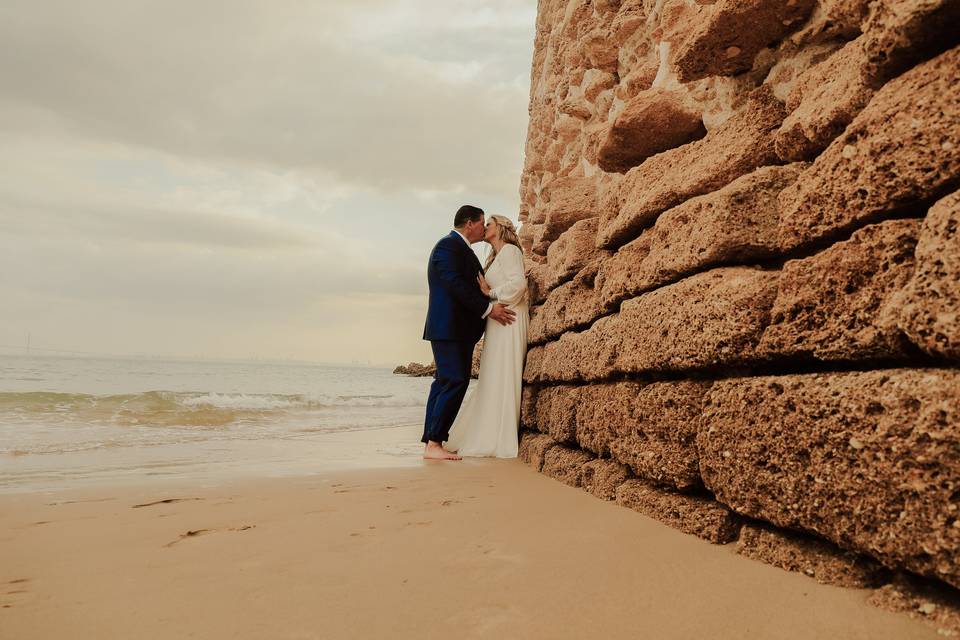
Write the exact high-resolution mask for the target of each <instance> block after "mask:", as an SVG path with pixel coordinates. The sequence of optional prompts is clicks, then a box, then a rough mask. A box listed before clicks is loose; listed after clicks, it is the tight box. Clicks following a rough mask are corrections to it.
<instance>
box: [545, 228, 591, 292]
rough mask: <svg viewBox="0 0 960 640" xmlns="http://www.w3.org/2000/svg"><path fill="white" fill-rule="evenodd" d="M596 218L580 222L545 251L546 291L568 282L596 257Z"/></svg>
mask: <svg viewBox="0 0 960 640" xmlns="http://www.w3.org/2000/svg"><path fill="white" fill-rule="evenodd" d="M597 222H598V219H597V218H588V219H586V220H580V221H579V222H577V223H575V224H574V225H573V226H571V227H570V228H569V229H567V230H566V231H564V232H563V233H562V234H560V237H559V238H557V240H556V242H554V243H553V244H551V245H550V248H549V249H547V265H548V266H549V267H550V279H549V280H548V281H547V289H554V288H555V287H557V286H559V285H561V284H563V283H564V282H566V281H567V280H570V279H571V278H572V277H573V276H575V275H577V273H578V272H579V271H580V270H581V269H583V267H585V266H586V265H587V263H588V262H590V261H591V260H592V259H593V258H595V257H596V255H597V246H596V236H597Z"/></svg>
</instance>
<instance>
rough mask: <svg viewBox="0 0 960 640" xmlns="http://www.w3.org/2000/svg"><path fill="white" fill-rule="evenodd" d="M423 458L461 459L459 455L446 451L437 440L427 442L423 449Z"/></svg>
mask: <svg viewBox="0 0 960 640" xmlns="http://www.w3.org/2000/svg"><path fill="white" fill-rule="evenodd" d="M423 459H424V460H462V459H463V458H461V457H460V456H458V455H457V454H455V453H451V452H450V451H447V450H446V449H444V448H443V447H441V446H440V443H438V442H428V443H427V446H426V447H424V449H423Z"/></svg>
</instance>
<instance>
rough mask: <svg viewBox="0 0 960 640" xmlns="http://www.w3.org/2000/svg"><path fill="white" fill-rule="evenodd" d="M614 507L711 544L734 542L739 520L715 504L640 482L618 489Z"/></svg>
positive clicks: (718, 504)
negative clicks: (628, 510)
mask: <svg viewBox="0 0 960 640" xmlns="http://www.w3.org/2000/svg"><path fill="white" fill-rule="evenodd" d="M616 500H617V504H619V505H621V506H624V507H627V508H629V509H633V510H634V511H637V512H639V513H642V514H643V515H645V516H648V517H650V518H654V519H656V520H659V521H660V522H663V523H665V524H667V525H669V526H671V527H673V528H675V529H679V530H680V531H683V532H684V533H689V534H691V535H695V536H697V537H699V538H703V539H704V540H707V541H709V542H712V543H714V544H726V543H728V542H732V541H733V540H736V538H737V533H738V531H739V530H740V519H739V518H738V517H737V516H736V514H734V513H733V512H732V511H730V510H729V509H727V508H726V507H725V506H723V505H722V504H720V503H719V502H717V501H715V500H711V499H709V498H703V497H700V496H691V495H685V494H682V493H673V492H670V491H666V490H664V489H661V488H659V487H656V486H655V485H653V484H650V483H648V482H644V481H642V480H627V481H626V482H624V483H623V484H621V485H620V486H619V487H618V488H617V497H616Z"/></svg>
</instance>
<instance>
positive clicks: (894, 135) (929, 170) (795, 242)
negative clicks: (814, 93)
mask: <svg viewBox="0 0 960 640" xmlns="http://www.w3.org/2000/svg"><path fill="white" fill-rule="evenodd" d="M958 138H960V48H957V49H952V50H951V51H949V52H947V53H945V54H942V55H941V56H938V57H937V58H934V59H933V60H931V61H929V62H926V63H924V64H922V65H920V66H918V67H916V68H914V69H912V70H910V71H908V72H907V73H905V74H903V75H902V76H900V77H899V78H897V79H895V80H892V81H891V82H889V83H888V84H887V85H885V86H884V87H883V89H881V90H880V91H879V92H877V94H876V96H875V97H874V98H873V100H871V101H870V104H869V105H868V106H867V107H866V108H865V109H864V110H863V111H862V112H861V113H860V115H858V116H857V117H856V118H855V119H854V121H853V123H851V125H850V126H849V127H848V128H847V130H846V132H845V133H844V134H843V135H842V136H840V137H839V138H837V139H836V140H835V141H834V142H833V143H832V144H831V145H830V147H829V148H828V149H827V150H826V151H825V152H824V153H823V154H822V155H821V156H820V157H818V158H817V159H816V161H815V162H814V163H813V165H812V166H811V167H810V168H809V169H807V170H806V171H805V172H804V173H803V174H802V175H801V176H800V178H799V179H798V180H797V182H796V183H795V184H793V185H792V186H790V187H788V188H786V189H784V191H783V192H782V193H781V194H780V203H781V223H780V230H779V234H778V235H779V241H780V246H781V248H782V249H784V250H787V249H792V248H795V247H797V246H801V245H805V244H808V243H811V242H814V241H818V240H821V239H824V238H828V237H830V236H832V235H834V234H836V233H838V232H840V231H843V230H844V229H848V228H850V227H852V226H854V225H857V224H862V223H863V222H868V221H871V220H876V219H877V218H878V217H879V216H883V215H889V214H891V213H894V212H897V211H902V210H904V209H907V208H909V207H916V206H917V205H918V204H919V203H921V202H923V201H929V200H931V199H933V198H936V197H939V196H942V195H944V194H945V193H946V192H948V191H949V189H950V188H951V187H952V186H955V185H956V183H957V182H958V180H960V143H958Z"/></svg>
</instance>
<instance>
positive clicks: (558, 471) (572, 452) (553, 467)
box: [542, 445, 593, 487]
mask: <svg viewBox="0 0 960 640" xmlns="http://www.w3.org/2000/svg"><path fill="white" fill-rule="evenodd" d="M591 460H593V456H591V455H590V454H589V453H587V452H585V451H580V450H579V449H571V448H569V447H563V446H560V445H557V446H554V447H551V448H550V449H548V450H547V452H546V453H545V454H544V456H543V468H542V471H543V473H545V474H546V475H548V476H550V477H551V478H554V479H555V480H559V481H560V482H562V483H564V484H568V485H570V486H571V487H582V486H583V476H584V472H583V466H584V465H585V464H586V463H588V462H590V461H591Z"/></svg>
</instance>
